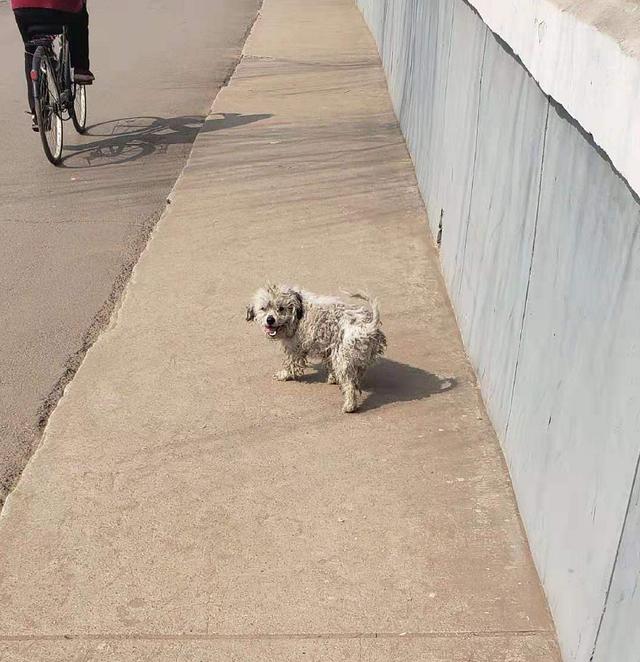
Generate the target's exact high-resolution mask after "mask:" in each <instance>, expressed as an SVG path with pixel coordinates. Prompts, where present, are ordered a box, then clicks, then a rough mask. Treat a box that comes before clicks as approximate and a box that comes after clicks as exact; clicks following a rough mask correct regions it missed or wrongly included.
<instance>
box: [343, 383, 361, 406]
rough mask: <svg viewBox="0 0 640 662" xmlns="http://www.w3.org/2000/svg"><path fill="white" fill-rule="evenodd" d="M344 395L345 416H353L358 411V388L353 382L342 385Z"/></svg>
mask: <svg viewBox="0 0 640 662" xmlns="http://www.w3.org/2000/svg"><path fill="white" fill-rule="evenodd" d="M341 387H342V393H343V395H344V404H343V405H342V411H343V413H345V414H352V413H353V412H354V411H356V409H358V396H357V392H358V387H357V386H356V385H355V384H354V383H353V382H351V381H348V382H346V383H345V384H341Z"/></svg>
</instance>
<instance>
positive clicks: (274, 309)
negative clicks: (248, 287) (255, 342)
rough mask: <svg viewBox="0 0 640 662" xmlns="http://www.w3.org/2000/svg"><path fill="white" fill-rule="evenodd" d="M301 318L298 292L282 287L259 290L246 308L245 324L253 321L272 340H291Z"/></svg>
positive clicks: (300, 301) (301, 306)
mask: <svg viewBox="0 0 640 662" xmlns="http://www.w3.org/2000/svg"><path fill="white" fill-rule="evenodd" d="M303 316H304V306H303V304H302V295H301V294H300V292H298V291H296V290H295V289H293V288H291V287H286V286H282V285H267V287H264V288H262V289H259V290H258V291H257V292H256V293H255V295H254V297H253V301H252V302H251V303H250V304H249V305H248V306H247V322H253V321H254V320H255V321H256V322H257V323H258V324H259V325H260V326H261V327H262V329H263V330H264V332H265V334H266V335H267V336H268V337H269V338H271V339H273V340H276V339H282V338H283V337H286V338H292V337H293V336H294V335H295V333H296V329H297V328H298V323H299V322H300V320H301V319H302V317H303Z"/></svg>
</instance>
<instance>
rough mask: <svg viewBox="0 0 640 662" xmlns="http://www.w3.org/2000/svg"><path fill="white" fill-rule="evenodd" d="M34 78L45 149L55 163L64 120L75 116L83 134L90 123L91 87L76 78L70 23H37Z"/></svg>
mask: <svg viewBox="0 0 640 662" xmlns="http://www.w3.org/2000/svg"><path fill="white" fill-rule="evenodd" d="M30 36H31V37H32V39H31V41H30V45H32V46H35V47H36V50H35V52H34V54H33V64H32V65H31V81H32V84H33V98H34V102H35V110H36V120H37V123H38V130H39V132H40V139H41V141H42V147H43V149H44V153H45V155H46V157H47V159H49V161H50V162H51V163H52V164H53V165H58V164H59V163H60V161H61V160H62V148H63V143H64V131H63V123H64V122H66V121H68V120H71V121H72V123H73V126H74V127H75V129H76V131H77V132H78V133H80V134H82V133H84V132H85V131H86V126H87V91H86V86H85V85H80V84H78V83H75V82H74V81H73V78H72V76H71V55H70V52H69V37H68V34H67V28H66V26H50V25H49V26H34V27H33V28H31V30H30Z"/></svg>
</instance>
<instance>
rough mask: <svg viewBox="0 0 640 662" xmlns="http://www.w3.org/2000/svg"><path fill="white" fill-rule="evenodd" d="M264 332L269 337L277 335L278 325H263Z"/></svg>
mask: <svg viewBox="0 0 640 662" xmlns="http://www.w3.org/2000/svg"><path fill="white" fill-rule="evenodd" d="M264 332H265V333H266V334H267V335H268V336H269V337H270V338H275V337H276V336H277V335H278V327H277V326H269V325H265V327H264Z"/></svg>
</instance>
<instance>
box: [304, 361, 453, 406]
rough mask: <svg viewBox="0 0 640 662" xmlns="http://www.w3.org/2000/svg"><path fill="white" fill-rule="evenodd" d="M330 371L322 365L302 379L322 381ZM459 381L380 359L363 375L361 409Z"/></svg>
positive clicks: (411, 397) (427, 394) (422, 396)
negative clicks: (363, 394)
mask: <svg viewBox="0 0 640 662" xmlns="http://www.w3.org/2000/svg"><path fill="white" fill-rule="evenodd" d="M326 378H327V374H326V372H325V370H324V369H323V368H320V367H319V368H318V369H317V370H316V371H315V372H311V373H307V374H305V375H304V377H302V378H301V381H304V382H308V383H319V382H323V381H326ZM457 384H458V382H457V380H456V379H455V378H453V377H438V376H437V375H434V374H433V373H431V372H427V371H426V370H422V369H421V368H415V367H413V366H410V365H407V364H406V363H400V362H398V361H392V360H391V359H380V360H379V361H378V362H377V363H376V364H375V365H374V366H372V367H371V368H369V370H368V371H367V374H366V375H365V377H364V382H363V384H362V390H363V392H365V394H366V395H365V397H364V400H363V402H362V404H361V405H360V411H369V410H371V409H377V408H378V407H383V406H384V405H388V404H391V403H393V402H414V401H416V400H424V399H425V398H428V397H430V396H432V395H437V394H438V393H444V392H445V391H450V390H451V389H452V388H455V387H456V386H457Z"/></svg>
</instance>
